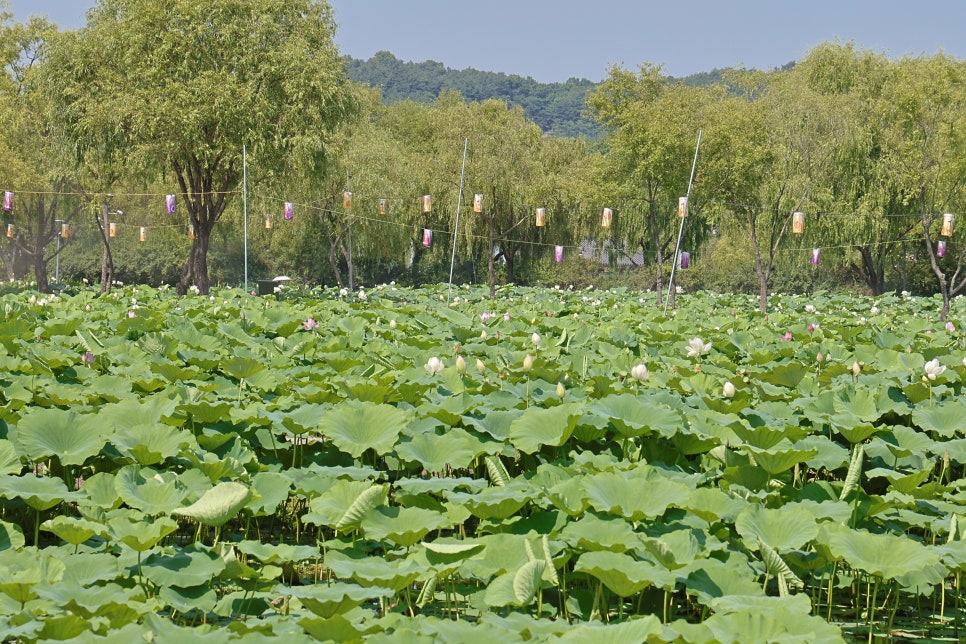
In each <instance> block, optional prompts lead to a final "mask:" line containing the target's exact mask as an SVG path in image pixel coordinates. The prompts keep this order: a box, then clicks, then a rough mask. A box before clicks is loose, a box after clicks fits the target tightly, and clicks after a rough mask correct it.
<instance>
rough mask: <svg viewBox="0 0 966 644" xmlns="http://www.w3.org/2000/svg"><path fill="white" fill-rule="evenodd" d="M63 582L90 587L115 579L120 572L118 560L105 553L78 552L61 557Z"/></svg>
mask: <svg viewBox="0 0 966 644" xmlns="http://www.w3.org/2000/svg"><path fill="white" fill-rule="evenodd" d="M63 561H64V565H66V566H67V570H65V571H64V581H65V582H66V581H69V582H72V583H76V584H79V585H81V586H91V585H93V584H95V583H97V582H99V581H110V580H112V579H116V578H117V577H118V575H119V574H120V572H121V568H120V566H119V565H118V558H117V557H116V556H114V555H112V554H110V553H106V552H79V553H76V554H74V553H71V554H68V555H64V556H63ZM126 590H128V589H126Z"/></svg>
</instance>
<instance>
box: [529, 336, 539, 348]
mask: <svg viewBox="0 0 966 644" xmlns="http://www.w3.org/2000/svg"><path fill="white" fill-rule="evenodd" d="M530 342H532V343H533V346H535V347H539V346H540V334H539V333H534V334H533V335H531V336H530Z"/></svg>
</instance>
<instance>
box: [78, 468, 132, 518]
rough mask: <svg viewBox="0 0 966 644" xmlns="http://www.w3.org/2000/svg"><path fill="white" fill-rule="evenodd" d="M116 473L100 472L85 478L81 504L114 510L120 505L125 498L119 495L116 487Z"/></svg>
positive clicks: (79, 499)
mask: <svg viewBox="0 0 966 644" xmlns="http://www.w3.org/2000/svg"><path fill="white" fill-rule="evenodd" d="M115 478H116V477H115V475H114V474H111V473H110V472H98V473H97V474H94V475H93V476H91V477H90V478H88V479H85V480H84V483H83V484H82V485H81V489H80V491H79V492H80V498H78V499H77V503H78V505H80V506H93V507H95V508H100V509H103V510H113V509H114V508H117V507H120V506H121V503H123V500H122V499H121V498H120V497H119V496H118V495H117V488H116V487H114V479H115Z"/></svg>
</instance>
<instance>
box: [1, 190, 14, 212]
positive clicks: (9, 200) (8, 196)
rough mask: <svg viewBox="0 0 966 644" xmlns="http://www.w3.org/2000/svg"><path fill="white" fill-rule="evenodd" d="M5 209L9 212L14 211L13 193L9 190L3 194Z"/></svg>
mask: <svg viewBox="0 0 966 644" xmlns="http://www.w3.org/2000/svg"><path fill="white" fill-rule="evenodd" d="M3 209H4V210H6V211H8V212H9V211H11V210H13V193H12V192H10V191H9V190H8V191H6V192H4V193H3Z"/></svg>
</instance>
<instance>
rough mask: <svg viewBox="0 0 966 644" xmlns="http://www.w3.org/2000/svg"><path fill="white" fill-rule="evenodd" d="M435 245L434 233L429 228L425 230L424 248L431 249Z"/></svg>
mask: <svg viewBox="0 0 966 644" xmlns="http://www.w3.org/2000/svg"><path fill="white" fill-rule="evenodd" d="M432 245H433V231H432V230H430V229H429V228H423V246H425V247H426V248H429V247H430V246H432Z"/></svg>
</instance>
